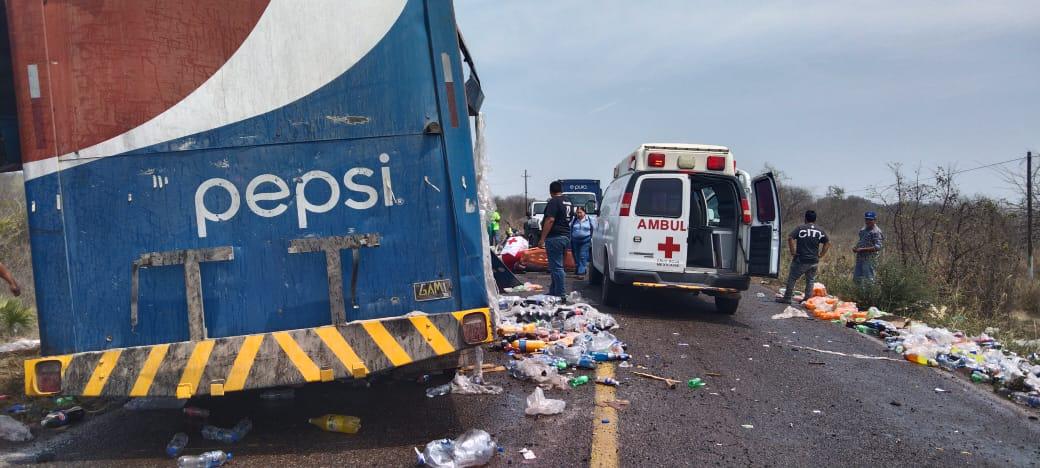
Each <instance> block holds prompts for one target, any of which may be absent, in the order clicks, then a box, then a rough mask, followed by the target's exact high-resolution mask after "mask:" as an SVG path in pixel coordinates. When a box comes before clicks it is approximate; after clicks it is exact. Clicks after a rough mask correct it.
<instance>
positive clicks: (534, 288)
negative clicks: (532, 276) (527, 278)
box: [503, 283, 545, 293]
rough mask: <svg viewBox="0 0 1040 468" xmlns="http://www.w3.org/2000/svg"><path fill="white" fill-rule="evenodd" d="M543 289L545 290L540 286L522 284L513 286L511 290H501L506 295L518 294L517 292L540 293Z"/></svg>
mask: <svg viewBox="0 0 1040 468" xmlns="http://www.w3.org/2000/svg"><path fill="white" fill-rule="evenodd" d="M543 289H545V288H543V287H542V286H541V285H540V284H534V283H524V284H521V285H519V286H514V287H512V288H505V289H503V291H505V292H507V293H518V292H525V291H541V290H543Z"/></svg>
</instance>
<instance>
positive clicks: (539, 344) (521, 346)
mask: <svg viewBox="0 0 1040 468" xmlns="http://www.w3.org/2000/svg"><path fill="white" fill-rule="evenodd" d="M512 346H513V348H516V349H517V350H518V351H520V352H521V353H533V352H535V351H538V350H540V349H545V347H546V346H548V344H547V343H546V342H544V341H542V340H514V341H513V343H512Z"/></svg>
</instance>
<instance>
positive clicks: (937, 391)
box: [935, 387, 949, 393]
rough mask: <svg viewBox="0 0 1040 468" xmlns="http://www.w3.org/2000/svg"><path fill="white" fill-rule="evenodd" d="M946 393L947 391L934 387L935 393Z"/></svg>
mask: <svg viewBox="0 0 1040 468" xmlns="http://www.w3.org/2000/svg"><path fill="white" fill-rule="evenodd" d="M948 391H949V390H946V389H942V388H939V387H935V393H946V392H948Z"/></svg>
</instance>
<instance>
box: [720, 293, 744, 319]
mask: <svg viewBox="0 0 1040 468" xmlns="http://www.w3.org/2000/svg"><path fill="white" fill-rule="evenodd" d="M739 307H740V296H737V297H735V298H729V297H722V296H715V310H716V311H717V312H719V313H720V314H726V315H733V314H735V313H737V309H738V308H739Z"/></svg>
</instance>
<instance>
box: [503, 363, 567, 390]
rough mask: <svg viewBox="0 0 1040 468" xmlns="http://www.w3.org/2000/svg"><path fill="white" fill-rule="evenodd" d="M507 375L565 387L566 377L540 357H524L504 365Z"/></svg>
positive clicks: (556, 386)
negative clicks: (507, 371)
mask: <svg viewBox="0 0 1040 468" xmlns="http://www.w3.org/2000/svg"><path fill="white" fill-rule="evenodd" d="M506 367H507V368H508V369H509V375H511V376H513V378H516V379H520V380H530V381H533V382H537V383H539V384H548V385H549V388H561V389H567V388H568V387H567V379H566V378H565V377H563V376H562V375H560V373H559V371H558V370H557V369H556V368H555V367H552V366H550V365H549V364H548V363H546V362H545V361H542V360H540V359H533V358H532V359H524V360H522V361H513V362H510V363H509V364H507V365H506Z"/></svg>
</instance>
